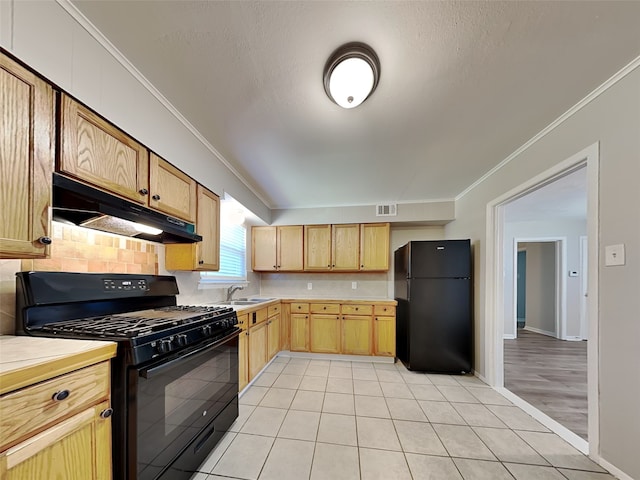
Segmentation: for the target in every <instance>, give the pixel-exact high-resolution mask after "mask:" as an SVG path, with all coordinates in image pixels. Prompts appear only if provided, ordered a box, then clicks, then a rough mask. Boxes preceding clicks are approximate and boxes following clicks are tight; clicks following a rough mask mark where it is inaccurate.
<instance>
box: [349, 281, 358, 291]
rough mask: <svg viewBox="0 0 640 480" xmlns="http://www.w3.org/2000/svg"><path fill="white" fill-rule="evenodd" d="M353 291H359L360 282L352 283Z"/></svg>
mask: <svg viewBox="0 0 640 480" xmlns="http://www.w3.org/2000/svg"><path fill="white" fill-rule="evenodd" d="M351 289H352V290H357V289H358V282H351Z"/></svg>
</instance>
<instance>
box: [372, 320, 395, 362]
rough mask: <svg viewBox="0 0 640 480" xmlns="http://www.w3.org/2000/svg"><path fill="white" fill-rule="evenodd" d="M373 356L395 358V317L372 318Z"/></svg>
mask: <svg viewBox="0 0 640 480" xmlns="http://www.w3.org/2000/svg"><path fill="white" fill-rule="evenodd" d="M373 323H374V325H373V354H374V355H380V356H385V357H395V356H396V317H374V322H373Z"/></svg>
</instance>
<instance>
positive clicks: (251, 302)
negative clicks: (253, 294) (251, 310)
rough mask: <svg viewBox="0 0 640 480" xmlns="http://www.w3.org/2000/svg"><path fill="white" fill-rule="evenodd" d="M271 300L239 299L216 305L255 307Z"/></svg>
mask: <svg viewBox="0 0 640 480" xmlns="http://www.w3.org/2000/svg"><path fill="white" fill-rule="evenodd" d="M270 300H274V299H273V298H239V299H238V300H229V301H225V302H218V305H256V304H258V303H263V302H268V301H270Z"/></svg>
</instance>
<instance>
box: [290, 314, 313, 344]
mask: <svg viewBox="0 0 640 480" xmlns="http://www.w3.org/2000/svg"><path fill="white" fill-rule="evenodd" d="M291 351H292V352H308V351H309V315H308V314H306V313H292V314H291Z"/></svg>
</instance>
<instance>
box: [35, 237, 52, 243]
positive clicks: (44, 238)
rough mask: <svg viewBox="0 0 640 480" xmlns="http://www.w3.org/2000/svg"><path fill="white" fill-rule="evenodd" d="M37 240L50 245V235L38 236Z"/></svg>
mask: <svg viewBox="0 0 640 480" xmlns="http://www.w3.org/2000/svg"><path fill="white" fill-rule="evenodd" d="M38 242H40V243H41V244H42V245H51V237H40V238H39V239H38Z"/></svg>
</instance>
